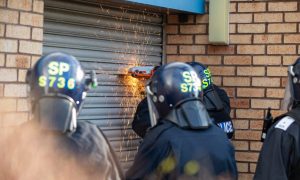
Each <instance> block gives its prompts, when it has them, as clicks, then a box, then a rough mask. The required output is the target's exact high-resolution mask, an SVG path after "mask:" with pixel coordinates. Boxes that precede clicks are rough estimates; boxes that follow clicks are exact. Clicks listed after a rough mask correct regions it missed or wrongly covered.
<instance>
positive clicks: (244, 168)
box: [236, 163, 249, 172]
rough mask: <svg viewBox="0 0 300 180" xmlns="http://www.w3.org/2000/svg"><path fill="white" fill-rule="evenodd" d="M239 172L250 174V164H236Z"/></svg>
mask: <svg viewBox="0 0 300 180" xmlns="http://www.w3.org/2000/svg"><path fill="white" fill-rule="evenodd" d="M236 166H237V169H238V172H248V171H249V164H248V163H236Z"/></svg>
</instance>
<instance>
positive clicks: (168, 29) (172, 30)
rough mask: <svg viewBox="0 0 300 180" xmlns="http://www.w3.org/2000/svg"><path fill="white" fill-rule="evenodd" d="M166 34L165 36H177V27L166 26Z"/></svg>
mask: <svg viewBox="0 0 300 180" xmlns="http://www.w3.org/2000/svg"><path fill="white" fill-rule="evenodd" d="M166 33H167V34H177V33H178V26H177V25H167V26H166Z"/></svg>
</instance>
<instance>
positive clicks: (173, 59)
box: [167, 55, 193, 63]
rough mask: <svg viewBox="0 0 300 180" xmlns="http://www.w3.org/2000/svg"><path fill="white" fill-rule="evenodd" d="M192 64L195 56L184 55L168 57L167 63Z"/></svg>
mask: <svg viewBox="0 0 300 180" xmlns="http://www.w3.org/2000/svg"><path fill="white" fill-rule="evenodd" d="M176 61H178V62H191V61H193V56H184V55H167V62H168V63H170V62H176Z"/></svg>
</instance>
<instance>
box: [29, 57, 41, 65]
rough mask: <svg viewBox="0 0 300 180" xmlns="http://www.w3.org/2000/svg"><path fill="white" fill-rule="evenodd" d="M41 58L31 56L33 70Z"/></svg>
mask: <svg viewBox="0 0 300 180" xmlns="http://www.w3.org/2000/svg"><path fill="white" fill-rule="evenodd" d="M40 57H41V56H31V68H33V66H34V65H35V63H36V62H37V61H38V60H39V59H40Z"/></svg>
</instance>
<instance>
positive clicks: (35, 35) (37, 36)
mask: <svg viewBox="0 0 300 180" xmlns="http://www.w3.org/2000/svg"><path fill="white" fill-rule="evenodd" d="M31 37H32V40H37V41H42V40H43V37H44V34H43V29H42V28H32V35H31Z"/></svg>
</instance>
